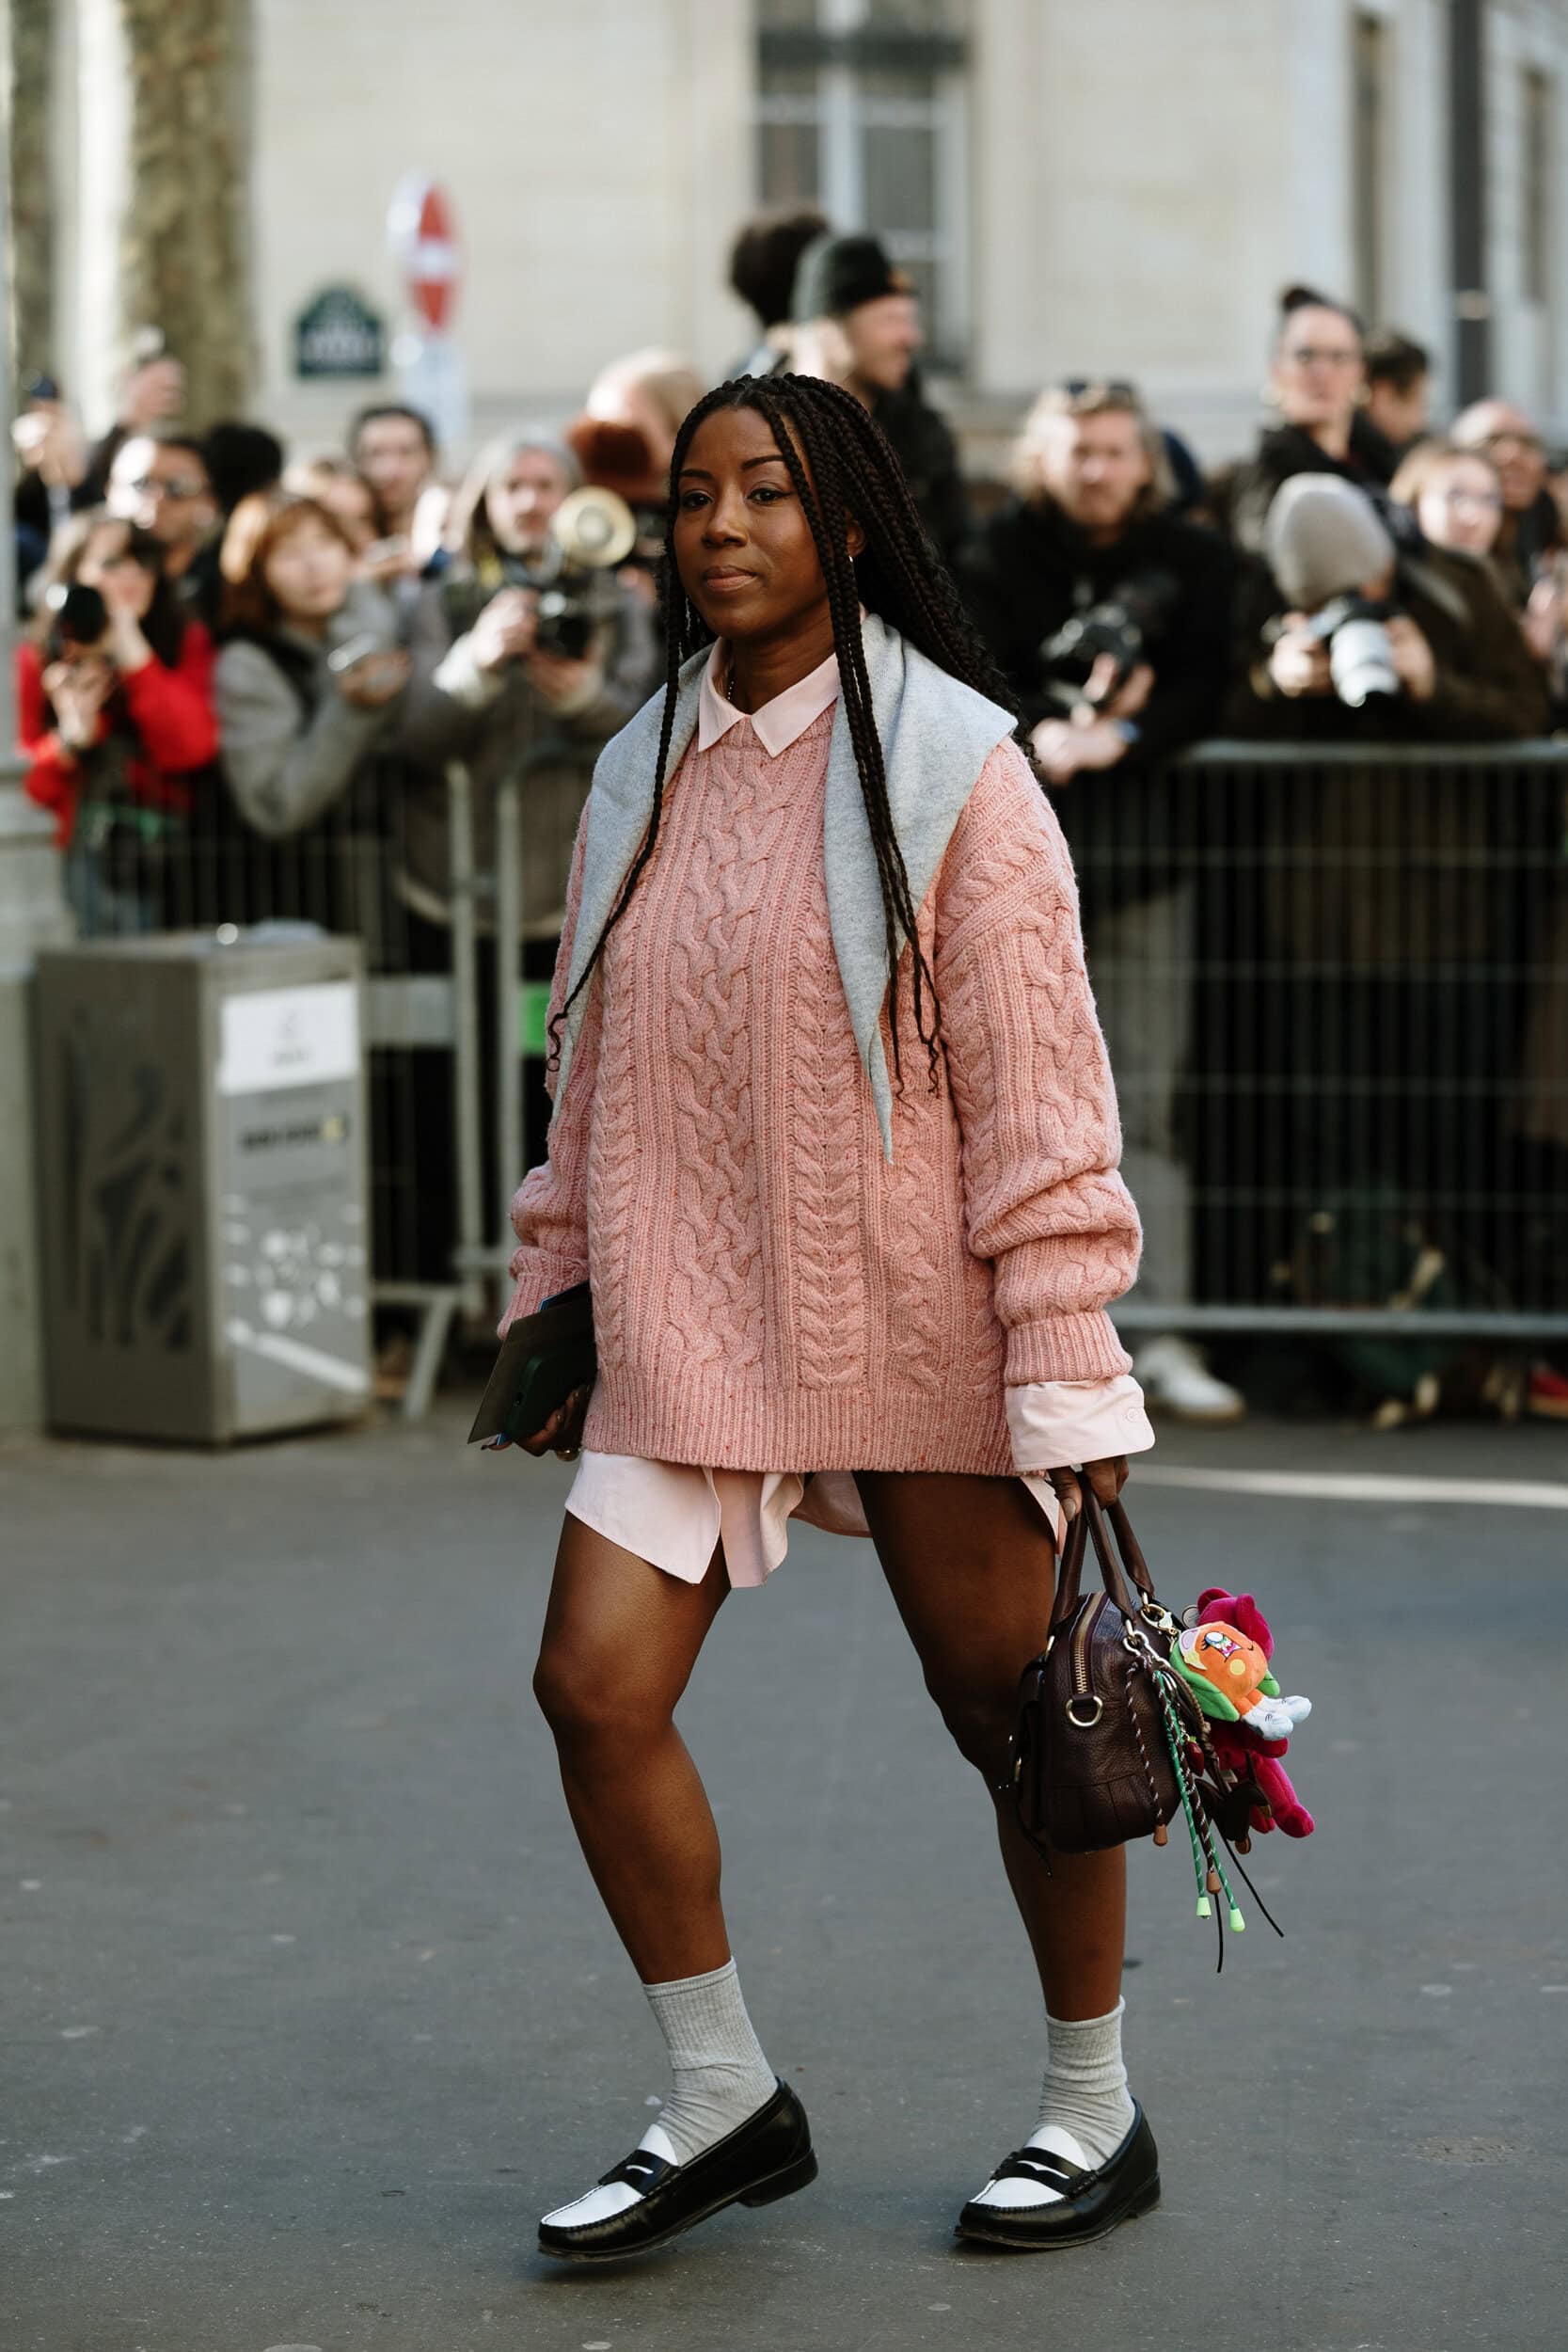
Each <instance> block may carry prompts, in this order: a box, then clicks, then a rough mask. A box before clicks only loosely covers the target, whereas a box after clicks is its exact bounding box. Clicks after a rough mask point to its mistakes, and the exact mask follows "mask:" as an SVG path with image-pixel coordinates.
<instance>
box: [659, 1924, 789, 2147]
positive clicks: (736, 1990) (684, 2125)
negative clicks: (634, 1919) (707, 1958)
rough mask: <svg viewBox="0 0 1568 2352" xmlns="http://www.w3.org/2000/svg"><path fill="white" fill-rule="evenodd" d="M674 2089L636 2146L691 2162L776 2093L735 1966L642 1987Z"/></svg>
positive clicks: (730, 1963)
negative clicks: (661, 2036) (659, 2035)
mask: <svg viewBox="0 0 1568 2352" xmlns="http://www.w3.org/2000/svg"><path fill="white" fill-rule="evenodd" d="M642 1990H643V1992H644V1993H645V1994H647V1996H648V2007H649V2008H650V2009H651V2010H653V2013H654V2015H655V2017H656V2018H657V2021H658V2029H659V2031H660V2033H662V2035H663V2036H664V2044H665V2047H666V2049H667V2050H668V2051H669V2053H670V2067H671V2072H672V2074H673V2076H674V2089H673V2092H672V2093H671V2096H670V2097H669V2099H668V2100H667V2101H666V2102H665V2104H664V2106H662V2107H661V2108H660V2109H659V2116H658V2122H657V2123H653V2124H650V2125H649V2127H648V2129H647V2131H646V2132H644V2134H643V2136H642V2137H641V2140H640V2141H639V2143H638V2145H639V2146H640V2147H642V2148H651V2149H653V2150H654V2152H655V2153H657V2154H658V2155H661V2156H668V2157H671V2158H673V2161H674V2162H675V2163H676V2164H689V2163H690V2161H691V2159H692V2157H693V2156H700V2155H701V2154H702V2153H703V2150H704V2149H705V2148H711V2147H712V2146H713V2144H714V2141H715V2140H718V2139H722V2138H724V2137H725V2136H726V2135H727V2134H728V2133H730V2132H733V2131H735V2130H736V2128H737V2127H738V2126H739V2125H740V2124H742V2123H744V2122H746V2121H747V2119H748V2117H750V2116H753V2115H755V2113H756V2111H757V2109H758V2108H759V2107H763V2106H767V2104H768V2100H769V2099H771V2097H772V2096H773V2093H774V2091H775V2090H777V2089H778V2087H779V2083H778V2077H777V2075H776V2074H774V2072H773V2069H772V2068H771V2067H770V2066H769V2065H768V2060H767V2058H765V2057H764V2056H763V2050H762V2044H761V2042H759V2041H758V2040H757V2038H756V2035H755V2034H754V2033H753V2031H752V2021H751V2019H750V2018H749V2017H748V2016H747V2014H746V2004H745V2002H744V2001H743V2000H742V1998H741V1996H740V1979H739V1978H738V1976H737V1975H736V1965H735V1963H734V1961H733V1960H728V1961H726V1962H725V1963H724V1965H723V1967H722V1968H714V1969H711V1970H710V1971H709V1973H708V1974H707V1975H706V1976H705V1977H677V1978H676V1979H674V1980H673V1982H672V1983H670V1984H645V1985H644V1986H643V1987H642Z"/></svg>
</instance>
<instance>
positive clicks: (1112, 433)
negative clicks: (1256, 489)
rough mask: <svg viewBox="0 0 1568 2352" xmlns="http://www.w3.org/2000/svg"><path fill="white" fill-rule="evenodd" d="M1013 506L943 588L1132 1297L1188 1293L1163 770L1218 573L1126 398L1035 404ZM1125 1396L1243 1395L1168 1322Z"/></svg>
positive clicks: (1201, 666)
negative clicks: (1007, 801)
mask: <svg viewBox="0 0 1568 2352" xmlns="http://www.w3.org/2000/svg"><path fill="white" fill-rule="evenodd" d="M1014 483H1015V496H1014V497H1013V498H1012V500H1011V501H1009V502H1008V504H1007V505H1006V506H1005V507H1004V508H1003V509H1002V510H1001V511H1000V512H999V513H998V514H996V515H995V516H992V517H991V519H990V522H989V523H988V524H987V525H986V527H985V529H984V530H983V531H982V532H981V533H980V536H979V539H978V541H977V543H976V545H975V548H974V552H973V554H972V556H971V559H970V561H969V562H968V564H966V565H965V567H964V571H963V575H962V577H963V580H964V584H965V587H966V590H967V593H968V596H969V600H970V604H971V609H972V610H973V611H974V614H975V617H976V619H977V621H978V623H979V626H980V629H981V633H982V635H983V636H985V637H986V638H987V640H988V642H989V643H990V646H991V649H992V651H993V652H994V653H995V655H996V657H997V660H998V662H999V664H1000V666H1001V668H1002V669H1003V671H1004V673H1005V674H1006V676H1007V678H1008V681H1009V683H1010V684H1011V685H1012V687H1013V689H1014V691H1015V692H1016V694H1017V696H1018V698H1019V704H1020V708H1021V711H1022V718H1023V722H1024V724H1025V725H1026V726H1027V727H1028V728H1029V729H1030V741H1031V744H1032V746H1033V749H1034V754H1035V757H1036V760H1037V764H1038V767H1039V771H1040V773H1041V775H1042V776H1043V777H1044V779H1045V781H1046V783H1047V785H1048V786H1049V787H1052V803H1053V807H1054V808H1055V810H1056V813H1057V815H1058V816H1059V817H1060V818H1061V820H1062V825H1063V829H1064V830H1065V832H1066V834H1067V835H1068V840H1069V845H1070V847H1071V849H1072V852H1073V857H1074V862H1075V864H1076V865H1077V867H1078V874H1079V885H1080V890H1081V893H1082V898H1083V903H1084V914H1085V932H1086V936H1087V942H1088V959H1089V967H1090V971H1091V974H1092V976H1093V979H1094V987H1095V997H1096V1002H1097V1003H1098V1005H1099V1008H1100V1013H1101V1020H1102V1022H1103V1024H1104V1028H1105V1035H1106V1040H1107V1042H1108V1044H1109V1047H1110V1053H1111V1063H1112V1067H1113V1069H1114V1070H1115V1072H1116V1074H1117V1093H1118V1098H1119V1100H1120V1104H1121V1111H1122V1122H1123V1136H1124V1165H1125V1167H1126V1169H1127V1175H1128V1182H1129V1184H1130V1185H1131V1187H1132V1194H1133V1198H1134V1199H1135V1200H1136V1201H1137V1203H1138V1207H1139V1210H1140V1213H1141V1215H1142V1216H1143V1221H1144V1255H1143V1266H1142V1270H1141V1272H1140V1274H1139V1277H1138V1287H1137V1294H1136V1295H1137V1296H1138V1297H1139V1299H1140V1300H1142V1301H1144V1302H1157V1303H1159V1304H1160V1305H1162V1306H1164V1305H1168V1306H1170V1307H1171V1308H1172V1309H1177V1308H1180V1307H1181V1306H1182V1305H1184V1304H1185V1303H1186V1302H1187V1301H1188V1299H1189V1298H1190V1297H1191V1272H1190V1265H1191V1222H1192V1219H1191V1205H1190V1188H1189V1183H1188V1177H1187V1172H1186V1169H1185V1168H1184V1166H1183V1165H1182V1161H1181V1158H1180V1153H1179V1152H1178V1148H1177V1139H1176V1092H1177V1086H1178V1081H1179V1079H1180V1072H1181V1068H1182V1064H1183V1061H1184V1059H1185V1056H1186V1050H1187V1041H1188V1038H1189V1034H1190V1027H1191V1004H1192V964H1193V953H1194V940H1193V891H1192V886H1191V884H1190V882H1186V881H1184V880H1182V879H1181V877H1180V874H1179V871H1178V863H1179V859H1180V830H1181V818H1180V805H1181V804H1180V787H1179V786H1178V785H1177V784H1176V783H1175V782H1174V781H1173V780H1172V779H1171V778H1170V777H1169V776H1168V775H1167V773H1166V772H1165V770H1166V763H1168V762H1169V761H1170V760H1171V759H1172V758H1173V757H1174V756H1175V755H1176V754H1177V753H1179V752H1180V751H1181V750H1183V749H1184V748H1185V746H1186V745H1187V744H1189V743H1191V742H1193V741H1195V740H1196V739H1197V738H1198V737H1200V736H1202V735H1204V734H1205V733H1207V732H1208V731H1209V729H1210V727H1211V726H1212V722H1213V719H1214V716H1215V713H1216V711H1217V709H1218V707H1219V704H1220V700H1221V697H1222V695H1223V693H1224V690H1225V681H1226V673H1227V661H1228V656H1229V637H1230V599H1231V589H1232V583H1233V580H1234V573H1235V562H1234V558H1233V557H1232V555H1231V552H1230V550H1229V548H1227V546H1226V545H1225V543H1224V541H1223V540H1221V539H1219V538H1218V537H1217V536H1216V535H1215V534H1214V533H1213V532H1208V531H1203V530H1200V529H1199V528H1198V527H1197V526H1196V524H1193V523H1188V522H1184V521H1181V520H1180V519H1178V518H1177V517H1175V516H1171V515H1169V514H1168V513H1167V512H1166V511H1165V508H1166V504H1167V502H1168V485H1167V481H1166V475H1165V459H1164V443H1163V439H1162V437H1161V435H1160V433H1159V431H1158V429H1157V428H1156V427H1155V426H1154V425H1153V423H1152V422H1151V421H1150V420H1149V419H1148V416H1147V415H1146V413H1145V411H1144V409H1143V407H1142V405H1141V404H1140V403H1139V401H1138V399H1137V396H1136V394H1135V393H1134V392H1133V391H1132V388H1131V387H1130V386H1127V385H1119V384H1117V385H1113V384H1085V383H1074V384H1071V385H1064V386H1060V387H1057V388H1055V389H1052V390H1048V391H1046V392H1044V393H1042V394H1041V396H1040V398H1039V399H1038V400H1037V402H1036V404H1035V406H1034V408H1033V410H1032V411H1031V413H1030V415H1029V418H1028V420H1027V421H1026V423H1025V425H1024V428H1023V432H1022V437H1021V438H1020V441H1019V444H1018V448H1017V451H1016V453H1015V456H1014ZM1134 1362H1135V1364H1136V1368H1137V1374H1138V1378H1139V1379H1140V1381H1141V1382H1142V1383H1143V1385H1144V1390H1145V1393H1146V1395H1148V1397H1149V1398H1150V1399H1151V1400H1152V1401H1153V1402H1154V1403H1156V1404H1158V1405H1160V1406H1164V1408H1165V1409H1166V1410H1168V1411H1172V1412H1175V1413H1178V1414H1180V1415H1181V1416H1183V1417H1184V1418H1189V1419H1194V1420H1200V1421H1232V1420H1234V1419H1235V1418H1236V1417H1237V1415H1238V1414H1240V1413H1241V1411H1242V1410H1243V1404H1242V1399H1241V1398H1240V1396H1239V1395H1238V1394H1237V1393H1236V1391H1234V1390H1233V1389H1231V1388H1229V1387H1227V1384H1226V1383H1225V1382H1224V1381H1222V1380H1218V1379H1216V1378H1215V1376H1214V1375H1213V1374H1212V1373H1211V1372H1210V1371H1209V1369H1208V1367H1207V1365H1206V1364H1205V1363H1204V1361H1203V1359H1202V1357H1201V1356H1200V1355H1199V1353H1198V1351H1197V1350H1196V1348H1195V1347H1193V1346H1192V1345H1191V1344H1190V1343H1188V1342H1187V1341H1186V1340H1185V1339H1183V1338H1182V1337H1181V1336H1180V1331H1179V1329H1177V1328H1174V1327H1173V1328H1172V1329H1171V1330H1169V1331H1166V1332H1162V1333H1155V1334H1151V1335H1149V1336H1148V1338H1146V1339H1143V1340H1142V1341H1140V1343H1139V1344H1138V1346H1137V1349H1136V1352H1135V1356H1134Z"/></svg>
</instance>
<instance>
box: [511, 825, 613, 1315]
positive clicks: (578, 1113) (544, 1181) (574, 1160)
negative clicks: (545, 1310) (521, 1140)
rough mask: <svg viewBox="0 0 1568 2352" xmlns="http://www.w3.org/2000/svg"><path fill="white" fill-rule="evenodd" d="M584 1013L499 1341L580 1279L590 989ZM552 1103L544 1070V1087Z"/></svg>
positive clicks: (565, 955) (593, 999)
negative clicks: (521, 1317) (521, 1319)
mask: <svg viewBox="0 0 1568 2352" xmlns="http://www.w3.org/2000/svg"><path fill="white" fill-rule="evenodd" d="M587 834H588V812H587V810H586V809H584V811H583V815H582V819H581V822H580V823H579V824H578V837H577V846H576V848H575V849H574V850H573V851H572V869H571V874H570V877H569V879H568V881H567V884H566V919H565V921H564V923H563V924H562V930H561V946H560V948H559V949H558V951H557V954H556V959H555V979H554V982H553V984H552V986H551V989H550V1009H549V1020H550V1022H551V1023H552V1024H553V1023H554V1021H555V1018H556V1015H557V1014H558V1013H559V1012H560V1011H561V1009H562V1005H563V1004H564V1002H565V997H566V976H567V973H568V971H569V970H570V968H571V961H572V942H573V940H574V939H575V938H576V936H577V927H578V909H579V907H580V906H581V904H582V860H583V850H584V844H585V842H586V839H587ZM587 994H588V1008H587V1011H586V1013H585V1014H584V1017H583V1024H582V1028H581V1031H580V1032H579V1034H578V1041H577V1044H576V1047H575V1048H574V1050H573V1053H572V1057H571V1061H570V1063H569V1065H568V1067H567V1072H566V1090H565V1092H564V1094H563V1095H562V1097H561V1099H560V1101H559V1102H557V1103H556V1108H555V1116H554V1118H553V1119H552V1120H551V1122H550V1141H549V1156H548V1157H547V1158H546V1160H544V1161H543V1162H541V1164H540V1166H539V1167H538V1168H530V1170H529V1172H528V1174H527V1175H526V1176H525V1177H524V1179H523V1181H522V1184H520V1185H519V1186H518V1189H517V1191H516V1193H515V1197H514V1199H513V1202H512V1230H513V1232H515V1234H516V1236H517V1247H516V1248H515V1250H514V1251H513V1253H512V1265H511V1271H512V1278H513V1280H514V1281H515V1284H516V1288H515V1291H514V1292H513V1294H512V1299H511V1302H510V1304H509V1305H508V1307H507V1310H506V1312H505V1314H504V1315H503V1316H502V1317H501V1323H500V1330H501V1335H502V1337H503V1338H504V1336H505V1334H506V1332H507V1331H508V1330H509V1329H510V1327H511V1326H512V1325H513V1324H514V1323H515V1321H516V1319H517V1317H518V1316H519V1315H531V1314H532V1313H533V1312H534V1311H535V1310H536V1309H537V1308H539V1307H540V1306H542V1305H543V1304H544V1302H545V1300H546V1298H552V1297H553V1296H554V1295H555V1294H556V1292H557V1291H563V1290H569V1289H570V1288H571V1286H572V1284H573V1283H574V1282H582V1281H585V1280H586V1279H587V1278H588V1131H589V1115H590V1111H591V1108H592V1104H593V1100H594V1078H595V1075H596V1073H597V1066H598V1050H599V1015H598V999H599V991H598V989H597V988H596V987H595V986H594V983H593V982H592V981H590V983H589V986H588V992H587ZM546 1087H547V1089H548V1090H549V1094H550V1098H551V1100H552V1101H555V1094H556V1077H555V1072H554V1069H553V1067H552V1069H551V1070H550V1072H549V1073H548V1075H547V1076H546Z"/></svg>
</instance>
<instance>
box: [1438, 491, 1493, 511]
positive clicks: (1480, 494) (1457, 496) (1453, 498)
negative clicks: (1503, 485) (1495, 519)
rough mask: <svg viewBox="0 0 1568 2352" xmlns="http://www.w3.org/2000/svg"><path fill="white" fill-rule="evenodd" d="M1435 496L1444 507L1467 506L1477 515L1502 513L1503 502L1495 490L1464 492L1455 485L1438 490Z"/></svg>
mask: <svg viewBox="0 0 1568 2352" xmlns="http://www.w3.org/2000/svg"><path fill="white" fill-rule="evenodd" d="M1437 496H1438V498H1440V499H1441V501H1443V504H1444V505H1445V506H1467V507H1469V508H1470V510H1471V512H1472V513H1474V514H1477V515H1500V514H1501V512H1502V504H1503V502H1502V500H1501V498H1500V497H1499V496H1498V494H1497V491H1496V490H1465V489H1463V488H1462V487H1461V486H1460V485H1459V484H1457V483H1455V484H1453V485H1451V486H1450V487H1449V489H1447V490H1439V491H1438V492H1437Z"/></svg>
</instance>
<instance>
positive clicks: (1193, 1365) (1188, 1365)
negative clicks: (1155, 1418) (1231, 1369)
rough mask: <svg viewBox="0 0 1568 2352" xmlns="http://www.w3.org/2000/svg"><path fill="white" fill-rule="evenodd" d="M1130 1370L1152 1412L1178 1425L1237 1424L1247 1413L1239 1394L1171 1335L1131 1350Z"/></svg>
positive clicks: (1193, 1349) (1188, 1344) (1185, 1343)
mask: <svg viewBox="0 0 1568 2352" xmlns="http://www.w3.org/2000/svg"><path fill="white" fill-rule="evenodd" d="M1132 1370H1133V1372H1134V1374H1135V1375H1136V1376H1137V1379H1138V1382H1139V1385H1140V1386H1141V1387H1142V1389H1143V1392H1144V1397H1145V1401H1146V1402H1147V1403H1148V1406H1150V1408H1151V1410H1153V1411H1155V1412H1165V1413H1171V1414H1174V1416H1175V1418H1176V1419H1177V1420H1178V1421H1214V1422H1218V1421H1240V1420H1241V1418H1242V1416H1243V1413H1244V1412H1245V1411H1246V1399H1245V1397H1244V1396H1243V1395H1242V1394H1241V1392H1240V1391H1239V1390H1237V1389H1233V1388H1231V1387H1229V1386H1228V1384H1227V1382H1226V1381H1224V1380H1220V1379H1217V1378H1216V1377H1215V1375H1213V1373H1212V1372H1211V1371H1210V1369H1209V1367H1208V1365H1207V1364H1206V1363H1205V1362H1204V1360H1203V1358H1202V1355H1201V1354H1200V1352H1199V1350H1198V1349H1197V1348H1196V1347H1195V1346H1194V1345H1193V1343H1192V1342H1191V1341H1190V1340H1184V1339H1181V1338H1180V1337H1179V1336H1178V1334H1177V1333H1176V1332H1174V1331H1172V1332H1168V1333H1167V1334H1166V1335H1165V1337H1164V1339H1158V1340H1148V1341H1146V1342H1145V1343H1144V1344H1143V1346H1142V1347H1140V1348H1137V1349H1136V1350H1134V1353H1133V1357H1132Z"/></svg>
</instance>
